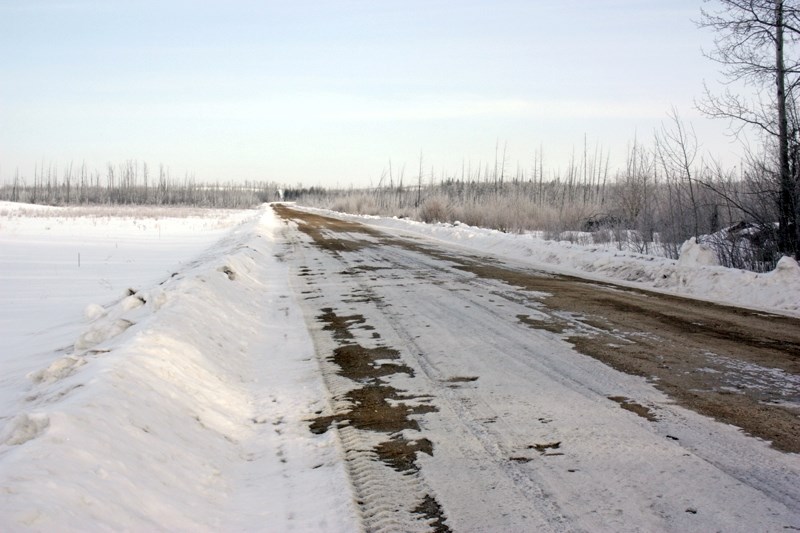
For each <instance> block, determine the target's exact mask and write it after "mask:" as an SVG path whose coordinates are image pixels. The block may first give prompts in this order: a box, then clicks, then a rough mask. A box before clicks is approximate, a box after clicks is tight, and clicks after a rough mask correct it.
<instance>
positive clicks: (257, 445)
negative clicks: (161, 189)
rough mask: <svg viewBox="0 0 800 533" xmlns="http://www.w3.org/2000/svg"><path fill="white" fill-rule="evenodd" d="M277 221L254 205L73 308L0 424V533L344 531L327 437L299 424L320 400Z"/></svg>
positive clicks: (333, 447)
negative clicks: (201, 240) (176, 259)
mask: <svg viewBox="0 0 800 533" xmlns="http://www.w3.org/2000/svg"><path fill="white" fill-rule="evenodd" d="M281 227H282V226H281V223H280V222H279V221H278V220H277V219H276V217H275V216H274V214H273V213H272V211H271V210H269V209H265V210H263V211H260V212H258V213H257V214H256V215H255V216H254V217H251V219H250V220H249V221H247V222H244V223H242V224H241V225H239V226H238V227H237V228H235V229H234V230H232V231H231V232H229V233H228V234H227V235H226V236H225V237H224V238H222V239H221V240H220V241H219V242H218V243H217V244H216V245H214V246H213V247H212V248H211V249H209V250H207V251H206V252H205V253H204V254H203V256H202V257H201V258H199V259H198V260H197V261H194V262H193V263H190V264H189V265H187V266H186V267H185V268H183V269H182V270H180V271H178V272H175V273H174V274H172V275H171V276H168V277H167V278H166V279H165V280H163V281H162V283H161V284H157V285H152V286H149V287H142V288H138V289H134V290H130V291H127V292H126V293H125V294H124V295H123V297H122V298H121V299H120V300H118V301H117V302H115V303H112V304H110V305H99V304H97V303H89V305H86V311H85V322H84V324H83V326H82V327H81V331H77V332H76V334H75V336H74V339H73V341H72V344H71V346H68V347H66V348H63V349H62V350H60V351H58V352H52V353H53V356H52V357H51V358H50V362H49V364H47V365H46V366H42V367H41V368H38V369H36V370H34V371H32V372H30V373H29V374H28V380H29V384H28V386H27V390H26V391H25V395H24V397H21V398H19V399H18V400H17V402H18V403H17V405H16V406H15V407H14V408H10V409H9V410H8V412H11V413H15V414H14V416H10V417H4V418H5V419H2V420H0V492H2V493H3V498H2V499H0V529H2V530H4V531H8V530H17V529H21V528H25V529H34V530H56V529H57V530H84V529H85V528H87V527H92V528H102V529H114V530H118V529H127V530H130V529H133V530H137V529H138V530H143V529H164V530H176V529H180V530H231V529H234V530H241V529H271V530H276V531H278V530H289V529H293V528H294V529H298V530H335V531H344V530H354V529H357V524H358V522H357V519H356V518H355V516H356V515H355V511H354V508H353V502H352V495H351V494H349V493H347V491H342V487H347V486H348V482H347V478H346V473H345V471H344V468H343V466H342V462H341V458H340V449H339V444H338V442H336V441H335V440H334V437H333V436H332V434H331V433H328V434H324V435H313V434H311V433H310V431H309V430H308V424H307V422H306V421H305V420H306V419H307V418H310V417H312V416H313V413H314V411H317V410H320V409H322V407H323V405H324V402H325V401H326V400H325V398H326V394H325V389H324V384H323V383H322V380H321V378H320V375H319V372H318V369H317V367H316V362H315V358H314V348H313V345H312V341H311V340H310V337H309V335H308V332H307V330H306V326H305V323H304V321H303V317H302V313H301V311H300V310H299V308H298V307H297V304H296V302H295V301H294V300H293V298H292V296H291V290H290V288H289V287H288V270H287V267H286V266H285V265H284V264H283V263H281V261H280V257H279V253H278V250H277V249H276V247H277V246H278V244H277V242H276V236H277V233H278V232H279V231H281ZM67 281H68V280H67ZM76 297H80V294H77V295H76Z"/></svg>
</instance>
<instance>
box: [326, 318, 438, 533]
mask: <svg viewBox="0 0 800 533" xmlns="http://www.w3.org/2000/svg"><path fill="white" fill-rule="evenodd" d="M317 320H319V321H320V322H322V323H323V324H325V325H324V326H323V330H324V331H329V332H330V333H331V335H332V337H333V338H334V339H335V340H336V341H337V342H338V344H339V346H338V347H337V348H335V349H334V351H333V353H332V354H331V355H330V356H329V357H328V361H330V362H332V363H334V364H335V365H336V366H337V367H338V371H337V374H338V375H340V376H343V377H345V378H347V379H349V380H351V381H353V382H355V383H358V384H359V386H358V387H357V388H355V389H353V390H350V391H348V392H346V393H344V394H343V395H341V396H340V397H339V398H338V399H340V400H344V404H345V405H347V406H348V407H347V408H346V409H342V410H340V411H339V412H336V413H334V414H333V415H329V416H319V417H317V418H315V419H314V420H312V421H311V422H310V429H311V431H312V432H313V433H315V434H320V433H325V432H326V431H328V430H329V429H330V428H331V427H336V428H337V429H341V428H344V427H349V428H354V429H357V430H361V431H368V432H372V433H378V434H384V435H385V436H386V438H385V439H384V440H382V441H381V442H380V443H379V444H377V445H376V446H374V447H373V449H372V451H373V452H374V454H375V456H376V457H377V458H378V460H379V461H381V462H382V463H383V464H384V465H386V467H388V468H391V469H393V470H395V471H397V472H401V473H403V474H416V473H419V470H420V468H419V466H418V464H417V458H418V454H420V453H424V454H427V455H430V456H433V453H434V452H433V443H432V442H431V441H430V440H428V439H427V438H424V437H422V436H421V435H419V436H415V437H414V438H410V437H409V432H410V431H416V432H419V431H420V426H419V422H418V421H417V419H416V418H415V417H417V416H419V415H423V414H426V413H432V412H435V411H437V409H436V408H435V407H434V406H432V405H430V404H429V403H428V402H429V401H430V398H428V397H419V396H414V395H410V394H407V393H406V392H404V391H402V390H400V389H398V388H396V387H394V386H392V385H390V384H389V383H387V382H386V380H385V378H387V377H389V376H393V375H398V374H405V375H407V376H409V377H413V376H414V371H413V369H411V368H410V367H409V366H407V365H405V364H403V363H402V362H401V361H400V359H401V357H400V352H399V351H397V350H395V349H393V348H390V347H387V346H381V345H378V346H376V347H373V348H367V347H365V346H362V345H361V344H359V343H357V342H355V337H356V336H355V335H354V334H353V332H352V331H351V330H350V328H353V327H360V328H362V329H363V328H365V327H369V326H365V324H364V322H365V320H364V318H363V317H362V316H361V315H349V316H341V315H339V314H337V313H336V312H335V311H334V310H333V309H331V308H325V309H323V310H322V313H321V314H320V315H318V316H317ZM360 503H361V505H365V502H364V500H360ZM408 511H409V512H410V513H411V514H415V515H420V516H421V517H422V518H423V519H425V520H426V521H427V522H428V523H429V524H430V525H431V527H432V530H433V531H437V532H449V531H450V529H449V527H448V526H447V525H446V524H445V517H444V513H443V511H442V509H441V507H440V505H439V503H438V502H437V501H436V499H435V498H434V497H433V496H431V495H430V494H426V495H425V496H424V498H422V501H421V502H418V505H417V506H416V507H415V508H413V509H408ZM365 514H366V513H365Z"/></svg>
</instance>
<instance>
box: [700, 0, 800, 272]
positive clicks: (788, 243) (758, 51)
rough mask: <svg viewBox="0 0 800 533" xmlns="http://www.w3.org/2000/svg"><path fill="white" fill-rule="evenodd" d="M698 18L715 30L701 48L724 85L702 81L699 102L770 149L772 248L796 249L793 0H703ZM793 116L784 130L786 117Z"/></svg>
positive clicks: (799, 81)
mask: <svg viewBox="0 0 800 533" xmlns="http://www.w3.org/2000/svg"><path fill="white" fill-rule="evenodd" d="M706 2H709V3H713V4H715V7H714V9H703V10H702V19H701V21H700V26H701V27H705V28H710V29H712V30H714V31H715V32H716V38H715V41H714V48H713V49H712V50H711V51H710V52H709V53H707V56H708V57H709V58H710V59H712V60H714V61H716V62H718V63H720V64H721V65H723V67H724V76H725V81H726V83H727V84H728V85H729V87H728V88H726V90H725V91H724V92H723V93H722V94H717V95H715V94H713V93H712V92H711V91H710V90H708V88H706V97H705V100H704V101H703V102H702V103H701V104H700V105H699V107H700V109H701V110H702V111H703V112H705V113H706V114H708V115H709V116H712V117H719V118H726V119H729V120H731V123H732V125H734V130H735V131H736V132H737V133H738V131H740V130H741V129H742V128H744V127H748V126H749V127H753V128H755V129H756V130H757V131H759V132H760V133H761V134H762V135H763V136H764V138H765V139H766V146H765V148H766V149H767V150H768V151H769V150H774V151H775V152H776V160H777V161H776V164H775V165H774V169H773V170H772V171H771V172H772V173H773V174H774V176H775V180H776V182H777V185H778V187H777V191H776V192H777V194H776V198H775V201H776V202H777V206H778V248H779V251H780V252H782V253H784V254H788V255H793V256H795V257H800V227H798V221H799V219H800V169H799V168H798V165H797V164H796V161H797V157H794V158H793V157H792V155H793V154H797V153H798V152H799V149H798V127H800V124H798V122H797V120H796V116H797V115H796V113H795V112H794V111H795V110H796V108H797V106H796V103H797V96H798V94H797V91H798V86H800V54H798V44H800V0H706ZM736 83H741V84H743V85H744V87H746V88H748V87H753V88H755V94H754V95H753V96H752V97H746V96H744V95H742V94H737V93H734V92H732V91H731V90H730V86H732V85H733V84H736ZM790 120H791V121H792V124H791V127H792V130H791V131H790V124H789V121H790Z"/></svg>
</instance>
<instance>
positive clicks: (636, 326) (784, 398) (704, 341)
mask: <svg viewBox="0 0 800 533" xmlns="http://www.w3.org/2000/svg"><path fill="white" fill-rule="evenodd" d="M458 268H459V269H462V270H465V271H468V272H472V273H473V274H475V275H476V276H479V277H481V278H484V279H493V280H498V281H502V282H504V283H506V284H507V285H509V286H510V287H513V288H515V291H526V292H528V291H530V292H531V293H533V294H534V296H533V297H532V299H531V300H532V302H533V303H534V304H535V308H536V310H537V312H544V313H546V314H547V315H549V318H548V319H547V320H536V319H533V318H531V317H529V316H527V315H519V316H518V317H517V319H518V320H519V321H520V322H521V323H523V324H525V325H526V326H528V327H531V328H536V329H543V330H546V331H550V332H555V333H563V334H564V335H565V336H566V340H567V341H568V342H570V343H571V344H573V345H574V347H575V349H576V350H577V351H579V352H580V353H582V354H584V355H588V356H591V357H593V358H595V359H598V360H600V361H602V362H604V363H606V364H608V365H609V366H612V367H614V368H616V369H617V370H621V371H623V372H626V373H629V374H634V375H638V376H643V377H645V378H648V380H650V381H651V382H652V383H653V385H654V386H655V387H657V388H658V389H660V390H662V391H663V392H665V393H667V394H668V395H670V396H671V397H672V398H674V399H675V400H677V402H678V403H680V404H681V405H683V406H684V407H688V408H690V409H692V410H694V411H697V412H699V413H701V414H704V415H706V416H711V417H713V418H715V419H717V420H719V421H721V422H725V423H728V424H732V425H735V426H737V427H740V428H742V429H743V430H744V431H746V432H747V433H749V434H750V435H753V436H755V437H759V438H762V439H765V440H768V441H770V442H771V443H772V446H773V447H774V448H776V449H779V450H782V451H787V452H794V453H800V320H798V319H795V318H790V317H785V316H780V315H770V314H766V313H763V312H755V311H749V310H747V309H740V308H734V307H727V306H723V305H718V304H713V303H709V302H703V301H697V300H689V299H685V298H680V297H677V296H668V295H663V294H657V293H649V292H647V291H643V290H638V289H631V288H625V287H613V286H609V285H608V284H596V283H593V282H591V281H586V280H582V279H579V278H573V277H569V276H552V275H551V276H539V275H538V274H537V273H535V272H534V273H531V272H525V271H517V270H513V269H511V268H507V267H503V266H497V265H484V264H477V263H473V262H470V261H465V262H463V263H462V265H460V266H459V267H458ZM542 305H544V307H542ZM554 310H557V311H554ZM621 407H623V408H625V409H628V410H631V411H633V412H636V413H637V414H640V416H645V418H648V416H650V415H646V413H644V411H643V410H641V409H640V410H638V411H641V413H640V412H637V411H636V410H634V405H633V404H631V403H630V402H623V403H622V404H621Z"/></svg>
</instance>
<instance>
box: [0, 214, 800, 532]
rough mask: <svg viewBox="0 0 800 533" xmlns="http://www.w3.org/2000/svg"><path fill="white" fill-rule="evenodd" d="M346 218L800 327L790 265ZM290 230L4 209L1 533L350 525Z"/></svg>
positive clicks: (0, 238)
mask: <svg viewBox="0 0 800 533" xmlns="http://www.w3.org/2000/svg"><path fill="white" fill-rule="evenodd" d="M349 218H357V219H358V220H360V221H363V222H365V223H368V224H370V225H374V226H378V227H383V228H387V230H388V231H391V232H401V233H408V232H410V233H415V234H421V235H425V236H427V237H432V238H434V239H439V240H442V241H446V242H448V243H450V244H458V245H459V246H464V247H468V248H472V249H476V250H480V251H481V252H482V253H485V254H494V255H497V256H501V257H507V258H511V259H515V260H518V261H521V262H525V263H528V264H530V265H532V266H534V267H541V268H544V269H549V270H552V271H555V272H561V273H571V274H578V275H584V276H590V277H592V278H594V279H608V280H610V281H614V282H622V283H629V284H635V285H637V286H641V287H644V288H651V289H656V290H661V291H665V292H672V293H677V294H683V295H692V296H695V297H698V298H702V299H708V300H712V301H718V302H722V303H732V304H736V305H744V306H747V307H752V308H756V309H764V310H769V311H772V312H779V313H784V314H788V315H794V316H800V267H798V266H797V263H795V262H794V261H792V260H788V259H787V260H783V261H782V262H781V263H780V268H779V269H778V270H776V271H775V272H772V273H768V274H753V273H749V272H742V271H733V270H729V269H724V268H721V267H717V266H709V265H707V264H706V263H707V262H708V261H707V257H706V255H707V254H705V253H704V251H703V250H702V249H700V247H698V246H696V245H689V246H687V247H686V251H685V256H684V259H682V260H681V261H678V262H675V261H670V260H666V259H656V258H652V257H647V256H639V255H635V254H630V253H621V252H616V251H614V250H607V249H602V248H600V247H582V246H577V245H570V244H566V243H556V242H549V241H543V240H541V239H537V238H535V237H534V236H530V235H507V234H502V233H498V232H494V231H489V230H482V229H478V228H471V227H465V226H463V225H456V226H452V225H425V224H419V223H414V222H410V221H404V220H396V219H374V218H369V219H367V218H365V217H349ZM285 228H286V226H285V225H284V223H283V222H281V221H280V220H278V218H277V217H276V215H275V214H274V213H273V212H272V210H271V208H270V207H269V206H264V207H262V208H261V209H258V210H249V211H221V210H216V211H215V210H170V209H150V208H131V209H124V210H119V209H117V210H105V209H100V208H45V207H35V206H27V205H18V204H9V203H0V338H2V345H1V346H0V364H1V365H2V373H0V494H2V498H0V530H3V531H14V530H27V529H34V530H56V529H57V530H75V531H77V530H84V529H86V528H87V527H93V528H102V529H133V530H143V529H148V530H149V529H165V530H175V529H180V530H265V529H266V530H272V531H288V530H292V529H293V530H296V531H353V530H358V529H359V527H360V525H359V523H360V522H359V517H358V511H357V509H356V505H355V503H354V497H353V494H352V492H351V490H350V488H349V486H350V485H349V481H348V474H347V472H346V468H345V465H344V459H343V457H342V451H341V444H340V443H339V442H338V440H337V439H336V437H335V434H334V432H332V431H329V432H326V433H323V434H320V435H314V434H312V433H311V432H310V431H309V426H308V420H310V419H312V418H313V417H314V416H315V414H316V413H319V412H321V411H323V410H324V409H325V408H326V406H327V403H328V396H327V391H326V388H325V384H324V382H323V378H322V374H321V372H320V368H319V364H318V362H317V359H316V358H315V354H314V345H313V342H312V339H311V336H310V333H309V331H308V328H307V325H306V322H305V320H304V317H303V313H302V311H301V310H300V303H299V302H298V300H297V298H298V297H297V296H296V295H295V294H294V292H293V291H292V289H291V287H290V285H289V281H290V274H291V273H290V266H289V265H288V264H287V263H285V262H284V261H282V259H281V253H280V252H281V249H280V248H281V245H282V243H283V240H282V235H283V232H284V231H285ZM232 280H235V281H236V282H237V283H231V281H232ZM584 414H585V415H586V413H584ZM586 416H587V417H588V418H591V416H589V415H586ZM763 448H765V449H766V445H764V446H763ZM772 452H773V451H772V450H769V453H772ZM774 453H775V454H776V457H777V456H779V455H781V454H780V453H779V452H774ZM783 457H786V456H785V455H783ZM790 460H791V461H794V459H790ZM797 470H798V469H797V468H795V469H794V471H795V472H796V471H797ZM786 475H787V476H789V477H792V476H793V474H792V473H787V474H786ZM787 479H788V478H787ZM565 490H566V489H565ZM590 504H591V498H589V499H588V500H587V505H590ZM576 505H580V502H576ZM588 512H589V510H588V509H587V513H588ZM781 512H784V511H781ZM777 514H780V513H779V512H778V511H777V510H776V515H777ZM795 518H797V517H795ZM764 520H765V521H764V522H763V525H764V526H765V528H766V529H770V527H772V526H775V527H777V526H778V525H779V524H785V522H781V521H780V520H779V519H778V518H776V519H775V520H776V521H774V522H772V521H770V519H769V518H768V517H764ZM797 523H798V524H800V520H798V522H797Z"/></svg>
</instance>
